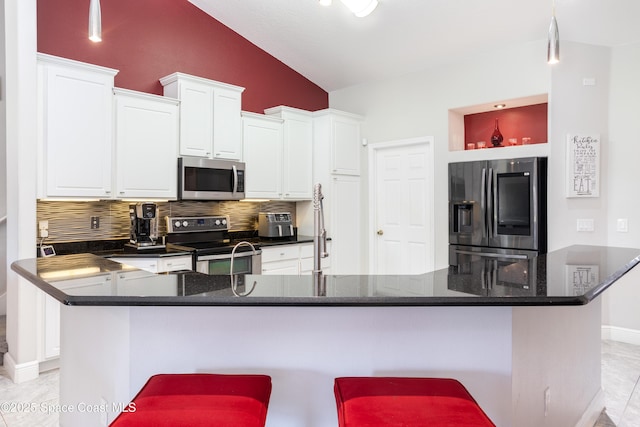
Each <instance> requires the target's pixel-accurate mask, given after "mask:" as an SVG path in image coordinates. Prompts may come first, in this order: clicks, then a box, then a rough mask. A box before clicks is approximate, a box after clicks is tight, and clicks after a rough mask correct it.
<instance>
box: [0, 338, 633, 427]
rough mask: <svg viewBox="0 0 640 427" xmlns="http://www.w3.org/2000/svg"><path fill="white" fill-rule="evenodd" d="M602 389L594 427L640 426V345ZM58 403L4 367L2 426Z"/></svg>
mask: <svg viewBox="0 0 640 427" xmlns="http://www.w3.org/2000/svg"><path fill="white" fill-rule="evenodd" d="M602 387H603V389H604V392H605V403H606V406H607V409H606V410H605V411H604V412H603V413H602V415H601V416H600V419H599V420H598V422H597V423H596V425H595V426H594V427H640V346H637V345H632V344H626V343H621V342H616V341H603V342H602ZM18 403H20V404H22V405H23V406H24V404H26V403H31V404H32V406H27V407H18V406H17V405H18ZM57 403H58V371H57V370H54V371H50V372H45V373H43V374H41V375H40V377H39V378H38V379H36V380H33V381H28V382H26V383H22V384H13V382H11V380H9V379H8V377H7V375H6V372H5V370H4V367H2V366H0V427H34V426H39V427H55V426H57V425H58V414H57V413H56V412H55V410H52V409H55V405H56V404H57ZM12 405H13V406H12ZM47 411H50V412H51V413H49V414H47ZM558 427H570V426H558Z"/></svg>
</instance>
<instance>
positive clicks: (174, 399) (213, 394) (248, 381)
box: [110, 374, 271, 427]
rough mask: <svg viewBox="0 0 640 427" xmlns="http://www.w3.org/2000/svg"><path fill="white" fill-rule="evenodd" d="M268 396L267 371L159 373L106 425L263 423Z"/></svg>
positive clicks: (254, 426) (254, 425) (253, 425)
mask: <svg viewBox="0 0 640 427" xmlns="http://www.w3.org/2000/svg"><path fill="white" fill-rule="evenodd" d="M270 396H271V378H270V377H269V376H266V375H218V374H158V375H154V376H152V377H151V378H149V380H148V381H147V383H146V384H145V385H144V387H142V389H141V390H140V391H139V392H138V394H137V395H136V397H135V398H134V399H133V400H132V404H133V405H130V412H122V413H120V414H119V415H118V417H117V418H116V419H115V420H114V421H113V422H112V423H111V424H110V426H111V427H127V426H135V427H146V426H149V427H151V426H154V427H160V426H167V427H169V426H171V427H175V426H189V427H196V426H197V427H204V426H215V427H227V426H228V427H231V426H233V427H236V426H243V427H263V426H264V425H265V421H266V418H267V407H268V406H269V397H270ZM134 410H135V411H134Z"/></svg>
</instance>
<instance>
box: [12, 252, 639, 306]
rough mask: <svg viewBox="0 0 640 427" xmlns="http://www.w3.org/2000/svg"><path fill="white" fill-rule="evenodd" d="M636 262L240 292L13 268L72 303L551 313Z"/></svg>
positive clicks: (261, 280) (91, 266) (95, 265)
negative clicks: (525, 308)
mask: <svg viewBox="0 0 640 427" xmlns="http://www.w3.org/2000/svg"><path fill="white" fill-rule="evenodd" d="M639 262H640V249H630V248H614V247H604V246H570V247H567V248H564V249H560V250H557V251H554V252H550V253H548V254H545V255H540V256H538V257H536V258H533V259H531V260H510V261H507V260H505V261H499V262H497V263H495V262H494V261H492V263H491V264H490V263H485V262H483V261H480V262H474V263H469V264H464V265H460V266H455V267H453V266H450V267H448V268H444V269H441V270H437V271H434V272H430V273H425V274H420V275H388V276H368V275H359V276H355V275H354V276H333V275H327V276H323V278H322V279H323V280H322V281H320V282H318V281H316V280H314V277H312V276H262V275H247V276H241V277H240V281H241V282H243V281H244V282H246V284H240V285H239V286H237V287H236V288H235V289H234V288H232V287H231V284H230V278H229V276H226V275H225V276H208V275H205V274H201V273H197V272H177V273H166V274H153V273H148V272H144V271H141V270H136V269H131V268H130V267H128V266H124V265H122V264H119V263H117V262H114V261H111V260H109V259H107V258H104V257H100V256H97V255H93V254H77V255H63V256H55V257H50V258H34V259H25V260H20V261H16V262H14V263H13V264H12V265H11V268H12V269H13V270H14V271H16V272H17V273H18V274H20V275H21V276H23V277H24V278H26V279H27V280H29V281H31V282H32V283H33V284H35V285H36V286H38V287H39V288H40V289H42V290H43V291H45V292H46V293H48V294H49V295H51V296H53V297H54V298H56V299H57V300H58V301H60V302H61V303H63V304H67V305H102V306H119V305H151V306H167V305H171V306H207V305H210V306H228V305H239V306H253V305H258V306H260V305H269V306H471V305H478V306H519V305H535V306H545V305H582V304H587V303H589V302H590V301H592V300H593V299H594V298H596V297H597V296H598V295H600V293H602V292H603V291H604V290H605V289H607V288H608V287H609V286H611V285H612V284H613V283H615V282H616V281H617V280H618V279H619V278H620V277H622V276H623V275H624V274H626V273H627V272H628V271H629V270H631V269H632V268H633V267H635V266H636V265H637V264H638V263H639ZM491 265H493V266H494V268H491V267H490V266H491ZM101 277H103V278H104V280H103V281H100V280H96V278H98V279H99V278H101ZM254 283H255V284H254ZM234 291H235V292H234Z"/></svg>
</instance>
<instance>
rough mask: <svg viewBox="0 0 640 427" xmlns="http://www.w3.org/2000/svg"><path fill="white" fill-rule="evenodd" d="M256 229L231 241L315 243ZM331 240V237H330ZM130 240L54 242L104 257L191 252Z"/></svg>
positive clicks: (66, 251) (61, 248)
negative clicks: (141, 246)
mask: <svg viewBox="0 0 640 427" xmlns="http://www.w3.org/2000/svg"><path fill="white" fill-rule="evenodd" d="M255 233H256V232H255V231H248V232H239V233H238V234H234V233H232V234H231V236H230V237H231V239H230V242H239V241H248V242H251V243H253V244H254V245H257V246H258V247H265V248H266V247H269V246H280V245H295V244H300V243H313V236H302V235H296V236H292V237H283V238H275V237H274V238H269V237H258V236H257V235H255ZM328 240H331V239H328ZM128 242H129V240H128V239H114V240H97V241H83V242H63V243H54V247H55V249H56V253H57V254H58V255H71V254H83V253H89V254H94V255H100V256H103V257H121V258H126V257H131V258H141V257H142V258H145V257H149V258H162V257H169V256H179V255H188V254H189V252H188V251H186V250H185V249H184V248H183V247H176V246H175V245H171V244H170V243H169V244H167V246H166V248H163V249H147V250H139V251H137V252H136V251H130V250H127V249H125V245H126V244H127V243H128Z"/></svg>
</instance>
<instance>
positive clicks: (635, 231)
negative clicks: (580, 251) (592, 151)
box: [603, 43, 640, 344]
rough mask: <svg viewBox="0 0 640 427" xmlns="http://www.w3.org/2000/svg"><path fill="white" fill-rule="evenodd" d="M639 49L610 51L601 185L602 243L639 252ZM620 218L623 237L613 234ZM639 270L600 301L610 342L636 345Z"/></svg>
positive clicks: (639, 325)
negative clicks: (626, 228) (605, 220)
mask: <svg viewBox="0 0 640 427" xmlns="http://www.w3.org/2000/svg"><path fill="white" fill-rule="evenodd" d="M639 69H640V43H635V44H632V45H628V46H621V47H616V48H614V49H612V53H611V85H610V99H609V105H610V108H609V111H610V127H609V139H610V145H609V150H608V157H609V158H608V164H609V170H610V172H611V173H609V174H608V177H607V178H608V181H607V194H608V199H607V204H608V215H609V221H608V227H607V232H608V237H609V244H610V245H612V246H624V247H640V197H638V194H639V192H638V182H639V179H638V168H639V163H638V159H640V120H639V113H640V111H639V109H638V101H639V100H640V81H638V78H637V75H638V70H639ZM619 218H626V219H628V222H629V231H628V232H626V233H623V232H618V231H616V222H617V219H619ZM639 282H640V269H638V268H636V269H634V270H632V271H631V272H630V273H629V274H628V275H626V276H624V277H623V278H622V279H621V280H620V282H619V283H617V284H616V285H615V286H614V287H612V288H611V289H610V290H609V291H607V292H606V293H605V294H604V296H603V299H604V305H603V324H605V325H607V329H606V332H608V333H609V334H610V335H609V336H610V337H611V338H614V339H619V340H622V341H627V342H632V343H636V344H640V315H638V304H639V303H640V286H638V284H639Z"/></svg>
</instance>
